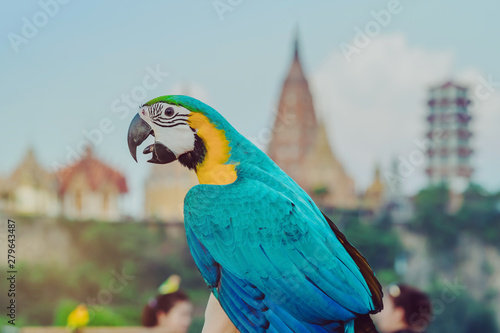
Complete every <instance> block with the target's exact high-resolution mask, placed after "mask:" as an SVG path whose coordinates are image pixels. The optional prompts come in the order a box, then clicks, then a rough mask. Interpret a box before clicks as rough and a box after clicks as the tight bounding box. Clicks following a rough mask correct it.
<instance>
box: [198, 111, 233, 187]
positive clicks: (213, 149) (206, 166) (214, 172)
mask: <svg viewBox="0 0 500 333" xmlns="http://www.w3.org/2000/svg"><path fill="white" fill-rule="evenodd" d="M188 123H189V125H190V126H191V127H192V128H194V129H195V130H197V134H198V136H199V137H200V138H201V139H202V140H203V142H204V143H205V147H206V149H207V153H206V155H205V159H204V160H203V162H202V163H201V164H200V165H198V166H197V168H196V175H197V176H198V181H199V182H200V184H210V185H227V184H231V183H232V182H234V181H235V180H236V178H237V175H236V170H235V166H234V165H232V164H225V163H226V162H227V161H228V159H229V152H230V150H231V148H230V147H229V141H227V139H226V136H225V134H224V131H223V130H219V129H217V128H216V127H215V126H214V125H213V124H212V123H211V122H210V120H208V118H207V117H206V116H204V115H203V114H201V113H198V112H192V113H191V114H190V116H189V119H188Z"/></svg>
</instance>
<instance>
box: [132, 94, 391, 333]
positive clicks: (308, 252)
mask: <svg viewBox="0 0 500 333" xmlns="http://www.w3.org/2000/svg"><path fill="white" fill-rule="evenodd" d="M149 135H153V136H154V137H155V141H154V144H152V145H149V146H148V147H146V148H145V149H144V153H145V154H147V153H152V157H151V159H150V160H149V161H148V162H151V163H170V162H173V161H175V160H178V161H179V162H180V163H181V164H182V165H184V166H186V167H188V168H189V169H192V170H194V171H195V172H196V174H197V176H198V180H199V182H200V185H196V186H194V187H193V188H191V189H190V191H189V192H188V194H187V195H186V198H185V201H184V219H185V228H186V235H187V240H188V244H189V248H190V250H191V253H192V255H193V258H194V260H195V262H196V265H197V266H198V268H199V270H200V272H201V274H202V275H203V278H204V279H205V281H206V283H207V285H208V286H209V288H210V289H211V291H212V293H213V294H214V296H215V297H216V298H217V299H218V301H219V302H220V305H221V306H222V308H223V309H224V311H225V312H226V314H227V315H228V317H229V318H230V319H231V321H232V322H233V323H234V325H235V326H236V327H237V328H238V330H239V331H240V332H280V333H283V332H337V331H338V332H376V330H375V327H374V325H373V323H372V321H371V319H370V317H369V313H376V312H378V311H380V310H381V309H382V290H381V286H380V284H379V283H378V281H377V279H376V278H375V276H374V274H373V271H372V270H371V268H370V266H369V265H368V263H367V262H366V260H365V259H364V258H363V256H362V255H361V254H360V253H359V252H358V251H357V250H356V249H355V248H354V247H353V246H352V245H351V244H349V242H348V241H347V240H346V238H345V236H344V235H343V234H342V233H341V232H340V231H339V230H338V228H337V227H336V226H335V224H334V223H333V222H332V221H331V220H330V219H329V218H328V217H326V216H325V215H324V214H323V213H322V212H321V211H320V210H319V209H318V207H317V206H316V205H315V204H314V202H313V201H312V200H311V198H310V197H309V195H307V193H306V192H305V191H304V190H302V188H300V187H299V186H298V185H297V184H296V183H295V182H294V181H293V180H292V179H291V178H290V177H288V176H287V175H286V174H285V173H284V172H283V171H282V170H281V169H280V168H279V167H278V166H277V165H276V164H275V163H274V162H273V161H272V160H271V159H270V158H269V157H268V156H267V155H266V154H264V153H263V152H262V151H261V150H260V149H258V148H257V147H256V146H255V145H253V144H252V143H251V142H250V141H249V140H247V139H246V138H244V137H243V136H242V135H241V134H240V133H238V132H237V131H236V130H235V129H234V128H233V127H232V126H231V125H230V124H229V122H227V121H226V119H224V118H223V117H222V116H221V115H220V114H219V113H218V112H217V111H215V110H214V109H213V108H211V107H210V106H208V105H206V104H204V103H202V102H200V101H198V100H196V99H194V98H191V97H188V96H178V95H177V96H176V95H170V96H162V97H158V98H155V99H153V100H151V101H149V102H147V103H146V104H144V105H143V106H142V107H141V108H140V110H139V113H138V114H137V115H136V116H135V118H134V119H133V120H132V123H131V124H130V128H129V132H128V145H129V149H130V152H131V154H132V156H133V157H134V159H135V160H136V161H137V157H136V149H137V146H139V145H140V144H141V143H142V142H144V140H146V138H147V137H148V136H149Z"/></svg>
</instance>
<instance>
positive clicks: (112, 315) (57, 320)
mask: <svg viewBox="0 0 500 333" xmlns="http://www.w3.org/2000/svg"><path fill="white" fill-rule="evenodd" d="M77 306H78V302H75V301H74V300H62V301H60V302H59V305H58V306H57V308H56V310H55V313H54V321H53V325H54V326H66V323H67V319H68V316H69V314H70V313H71V311H73V310H74V309H75V308H76V307H77ZM87 309H88V311H89V323H88V325H87V326H128V324H129V323H128V321H127V320H126V319H125V318H124V316H123V315H124V313H122V315H119V314H118V313H116V312H115V311H113V310H112V309H111V308H108V307H104V306H98V307H93V306H88V307H87Z"/></svg>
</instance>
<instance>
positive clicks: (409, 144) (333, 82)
mask: <svg viewBox="0 0 500 333" xmlns="http://www.w3.org/2000/svg"><path fill="white" fill-rule="evenodd" d="M453 63H454V55H453V53H452V52H451V51H433V50H428V49H424V48H421V47H414V46H411V45H409V44H408V42H407V40H406V38H405V36H404V35H402V34H394V35H382V36H380V37H378V38H376V39H374V40H372V42H371V44H370V45H369V46H368V47H367V48H365V49H363V50H362V52H361V53H360V54H358V55H356V56H355V57H353V59H352V61H351V62H350V63H348V62H347V61H346V60H345V58H344V57H343V55H342V53H341V52H340V50H339V49H337V50H335V51H334V52H333V53H332V54H330V56H329V57H328V58H327V59H326V61H324V63H323V64H321V65H320V66H319V68H317V70H316V71H315V72H314V73H313V76H312V80H311V81H312V82H311V85H312V90H313V94H314V98H315V105H316V109H317V110H318V111H319V113H320V114H321V115H322V117H323V118H324V119H325V120H326V121H327V125H328V128H329V131H330V141H331V143H332V147H333V149H334V151H335V153H336V154H337V157H338V158H339V159H340V160H341V161H342V162H343V164H344V166H345V167H346V169H347V171H348V172H349V173H350V174H351V176H353V177H354V179H355V180H356V185H357V188H358V189H359V190H363V189H365V188H366V187H367V186H368V185H369V183H370V182H371V180H372V177H373V170H374V165H375V163H377V162H380V163H381V164H382V165H383V166H385V167H388V166H389V164H390V161H391V159H392V158H393V157H395V156H402V157H404V158H406V159H408V157H409V155H410V153H411V152H412V151H415V150H416V149H418V147H417V146H416V145H415V143H414V140H416V139H417V140H421V139H423V138H424V134H425V131H426V123H425V116H426V113H427V109H426V99H427V89H428V88H429V87H430V86H434V85H437V84H440V83H442V82H443V81H445V80H449V79H450V78H453V77H454V76H452V70H453ZM478 73H479V72H478V71H477V70H474V69H469V70H466V71H464V72H463V73H462V74H460V75H456V76H455V77H458V78H464V80H460V82H461V83H464V84H466V85H468V86H470V87H472V88H474V85H473V82H472V80H471V77H477V76H478V75H479V74H478ZM499 79H500V78H499ZM472 90H473V89H472ZM499 90H500V87H499ZM495 96H496V95H495ZM497 98H498V96H496V97H493V96H492V97H491V98H489V99H488V100H486V101H484V102H483V103H482V104H484V108H486V106H487V105H486V104H488V105H489V106H488V108H490V109H494V108H495V105H500V104H499V103H498V100H497ZM490 104H491V105H490ZM476 113H477V112H476ZM498 117H499V116H498V107H497V111H496V112H494V111H488V112H486V111H485V113H484V115H483V114H481V117H480V116H479V115H478V116H477V121H476V122H475V123H474V129H475V131H476V133H478V132H479V129H480V130H481V135H476V137H477V145H478V147H480V149H479V148H478V152H477V154H476V155H478V156H474V159H473V161H475V162H476V163H475V164H482V163H486V162H488V161H489V162H495V161H496V162H495V163H496V164H497V170H498V163H499V162H498V160H499V158H498V157H493V156H491V157H489V158H488V157H487V156H489V155H491V154H492V153H493V150H492V148H493V143H492V141H493V140H495V139H496V142H498V141H499V134H498V133H499V131H498V129H496V131H494V126H493V123H492V122H493V121H494V120H496V124H500V122H499V121H498V120H499V119H498ZM487 122H488V123H487ZM483 150H484V151H483ZM497 156H498V155H497ZM424 168H425V163H423V164H422V165H420V166H418V167H417V168H416V170H415V171H414V172H413V174H412V175H411V176H410V177H408V178H407V179H406V180H405V182H404V183H403V188H404V189H405V190H406V191H407V192H410V193H413V192H415V191H416V190H418V189H419V188H420V187H421V186H423V185H425V181H426V179H425V174H424ZM487 169H488V168H485V167H484V166H478V172H483V170H484V172H486V170H487ZM386 170H387V169H386ZM488 170H489V169H488ZM490 171H491V170H490ZM481 175H482V174H481ZM498 185H500V184H498Z"/></svg>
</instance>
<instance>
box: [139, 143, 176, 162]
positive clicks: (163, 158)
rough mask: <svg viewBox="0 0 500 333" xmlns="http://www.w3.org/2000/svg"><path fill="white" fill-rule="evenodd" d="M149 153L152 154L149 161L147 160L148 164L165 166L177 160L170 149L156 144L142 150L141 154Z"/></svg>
mask: <svg viewBox="0 0 500 333" xmlns="http://www.w3.org/2000/svg"><path fill="white" fill-rule="evenodd" d="M149 153H153V156H152V157H151V159H150V160H148V162H149V163H156V164H167V163H170V162H173V161H175V160H176V159H177V157H176V156H175V154H174V153H173V152H172V151H171V150H170V149H168V148H167V147H166V146H164V145H162V144H161V143H157V142H155V143H154V144H152V145H149V146H147V147H146V148H145V149H144V151H143V154H149Z"/></svg>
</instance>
